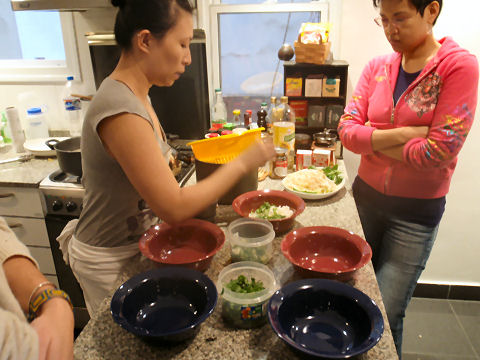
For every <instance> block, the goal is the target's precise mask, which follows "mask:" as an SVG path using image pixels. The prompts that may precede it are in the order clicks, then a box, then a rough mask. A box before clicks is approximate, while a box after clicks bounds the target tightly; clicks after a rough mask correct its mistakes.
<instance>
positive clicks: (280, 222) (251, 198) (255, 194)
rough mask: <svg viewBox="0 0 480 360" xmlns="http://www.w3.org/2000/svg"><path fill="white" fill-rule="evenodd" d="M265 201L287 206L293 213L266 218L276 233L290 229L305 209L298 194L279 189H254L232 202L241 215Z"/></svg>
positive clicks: (245, 214)
mask: <svg viewBox="0 0 480 360" xmlns="http://www.w3.org/2000/svg"><path fill="white" fill-rule="evenodd" d="M265 201H268V202H269V203H270V204H273V205H275V206H285V205H286V206H289V207H290V208H291V209H292V210H293V215H292V216H290V217H288V218H285V219H274V220H268V221H270V222H271V223H272V225H273V230H275V233H276V234H283V233H286V232H287V231H289V230H291V229H292V227H293V225H294V223H295V218H296V217H297V216H298V215H300V214H301V213H302V212H303V210H305V201H303V199H302V198H300V197H299V196H297V195H295V194H292V193H289V192H286V191H280V190H256V191H249V192H246V193H244V194H242V195H240V196H237V197H236V198H235V199H234V200H233V203H232V206H233V210H235V212H236V213H237V214H238V215H240V216H243V217H248V215H249V214H250V212H252V211H254V210H256V209H258V208H259V207H260V205H262V204H263V203H264V202H265Z"/></svg>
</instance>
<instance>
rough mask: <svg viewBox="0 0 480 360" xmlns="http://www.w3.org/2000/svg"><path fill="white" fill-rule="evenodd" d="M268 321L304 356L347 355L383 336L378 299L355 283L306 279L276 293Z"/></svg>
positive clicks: (270, 302) (269, 308)
mask: <svg viewBox="0 0 480 360" xmlns="http://www.w3.org/2000/svg"><path fill="white" fill-rule="evenodd" d="M267 313H268V321H269V323H270V325H271V327H272V328H273V330H274V331H275V332H276V334H277V335H278V336H279V337H280V338H281V339H282V340H283V341H285V342H286V343H287V344H288V345H289V346H291V347H292V349H293V350H294V351H295V352H297V353H300V354H307V355H310V356H314V357H321V358H328V359H346V358H350V357H352V356H355V355H359V354H362V353H364V352H366V351H367V350H369V349H371V348H372V347H373V346H374V345H375V344H376V343H377V342H378V341H379V340H380V338H381V337H382V334H383V328H384V324H383V317H382V314H381V312H380V310H379V309H378V306H377V305H376V304H375V302H374V301H373V300H372V299H370V298H369V297H368V296H367V295H365V294H364V293H363V292H361V291H360V290H358V289H355V288H354V287H352V286H350V285H347V284H344V283H341V282H338V281H333V280H327V279H303V280H299V281H295V282H292V283H289V284H287V285H285V286H284V287H282V288H281V289H280V290H278V291H277V292H275V294H273V296H272V297H271V299H270V301H269V302H268V307H267Z"/></svg>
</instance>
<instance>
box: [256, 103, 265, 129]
mask: <svg viewBox="0 0 480 360" xmlns="http://www.w3.org/2000/svg"><path fill="white" fill-rule="evenodd" d="M257 125H258V127H263V128H264V130H263V131H267V103H266V102H263V103H262V105H261V106H260V110H258V111H257Z"/></svg>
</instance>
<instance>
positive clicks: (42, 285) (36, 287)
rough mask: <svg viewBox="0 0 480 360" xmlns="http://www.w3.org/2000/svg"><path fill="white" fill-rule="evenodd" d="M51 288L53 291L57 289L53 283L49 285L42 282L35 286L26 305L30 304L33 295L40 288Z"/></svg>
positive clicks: (47, 282) (46, 282) (48, 282)
mask: <svg viewBox="0 0 480 360" xmlns="http://www.w3.org/2000/svg"><path fill="white" fill-rule="evenodd" d="M47 285H49V286H53V287H54V288H55V289H57V286H56V285H55V284H53V283H51V282H50V281H44V282H42V283H40V284H38V285H37V286H35V289H33V291H32V293H31V294H30V297H29V298H28V304H30V303H31V302H32V299H33V295H35V293H36V292H37V291H38V290H39V289H41V288H42V287H44V286H47Z"/></svg>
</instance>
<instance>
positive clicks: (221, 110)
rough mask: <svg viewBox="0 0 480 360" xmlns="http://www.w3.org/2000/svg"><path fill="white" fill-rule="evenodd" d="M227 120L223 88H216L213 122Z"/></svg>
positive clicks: (219, 122) (217, 122)
mask: <svg viewBox="0 0 480 360" xmlns="http://www.w3.org/2000/svg"><path fill="white" fill-rule="evenodd" d="M226 122H227V106H226V105H225V102H224V101H223V96H222V90H221V89H215V105H214V106H213V123H214V124H224V123H226Z"/></svg>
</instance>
